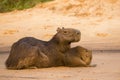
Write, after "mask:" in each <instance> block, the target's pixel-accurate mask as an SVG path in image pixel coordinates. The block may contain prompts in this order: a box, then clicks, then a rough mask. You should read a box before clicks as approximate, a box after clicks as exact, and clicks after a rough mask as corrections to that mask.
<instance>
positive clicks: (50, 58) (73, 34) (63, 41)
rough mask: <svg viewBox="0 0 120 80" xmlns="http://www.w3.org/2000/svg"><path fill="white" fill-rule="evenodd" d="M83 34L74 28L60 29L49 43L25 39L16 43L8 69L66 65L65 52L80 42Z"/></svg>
mask: <svg viewBox="0 0 120 80" xmlns="http://www.w3.org/2000/svg"><path fill="white" fill-rule="evenodd" d="M80 36H81V33H80V31H79V30H76V29H73V28H62V29H61V28H58V29H57V33H56V34H55V35H54V36H53V38H52V39H51V40H49V41H42V40H39V39H36V38H33V37H25V38H22V39H20V40H18V41H17V42H15V43H14V44H13V45H12V47H11V51H10V55H9V57H8V59H7V60H6V67H7V68H8V69H25V68H30V67H37V68H43V67H52V66H62V65H64V57H65V52H66V51H68V50H69V49H70V44H71V43H72V42H78V41H79V40H80Z"/></svg>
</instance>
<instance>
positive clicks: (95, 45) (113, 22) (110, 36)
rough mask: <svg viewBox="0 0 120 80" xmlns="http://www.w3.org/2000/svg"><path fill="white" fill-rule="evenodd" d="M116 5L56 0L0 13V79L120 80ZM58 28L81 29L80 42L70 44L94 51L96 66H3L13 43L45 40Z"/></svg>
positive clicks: (103, 0) (114, 1)
mask: <svg viewBox="0 0 120 80" xmlns="http://www.w3.org/2000/svg"><path fill="white" fill-rule="evenodd" d="M91 2H92V3H91ZM119 5H120V0H55V1H52V2H48V3H44V4H39V5H37V6H35V7H34V8H31V9H27V10H22V11H17V10H16V11H12V12H9V13H0V80H33V79H35V80H61V79H62V80H73V79H74V80H120V64H119V63H120V62H119V61H120V58H119V56H120V37H119V35H120V6H119ZM58 27H65V28H75V29H78V30H80V31H81V33H82V35H81V40H80V42H77V43H73V44H72V45H71V47H74V46H77V45H80V46H83V47H85V48H87V49H90V50H93V51H94V50H95V51H94V52H93V57H94V58H93V60H92V61H93V62H92V64H97V67H94V68H90V67H87V68H85V67H76V68H75V67H74V68H71V67H63V66H62V67H52V68H43V69H27V70H7V69H6V68H5V65H4V63H5V60H6V59H7V57H8V55H9V51H10V47H11V45H12V44H13V43H14V42H16V41H18V40H19V39H20V38H22V37H26V36H31V37H35V38H38V39H42V40H45V41H47V40H49V39H51V38H52V36H53V35H54V34H55V33H56V29H57V28H58ZM101 51H102V52H101ZM46 75H47V76H46Z"/></svg>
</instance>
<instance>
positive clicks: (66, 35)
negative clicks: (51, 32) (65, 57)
mask: <svg viewBox="0 0 120 80" xmlns="http://www.w3.org/2000/svg"><path fill="white" fill-rule="evenodd" d="M56 37H57V38H59V40H60V41H63V42H70V43H71V42H78V41H80V37H81V33H80V31H79V30H77V29H73V28H62V29H61V28H58V29H57V34H56Z"/></svg>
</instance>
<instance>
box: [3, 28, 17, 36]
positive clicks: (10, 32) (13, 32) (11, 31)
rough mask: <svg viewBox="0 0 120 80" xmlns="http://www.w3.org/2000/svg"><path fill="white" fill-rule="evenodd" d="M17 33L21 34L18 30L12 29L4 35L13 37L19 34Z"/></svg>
mask: <svg viewBox="0 0 120 80" xmlns="http://www.w3.org/2000/svg"><path fill="white" fill-rule="evenodd" d="M17 32H19V31H18V30H16V29H10V30H5V31H4V32H3V34H4V35H12V34H15V33H17Z"/></svg>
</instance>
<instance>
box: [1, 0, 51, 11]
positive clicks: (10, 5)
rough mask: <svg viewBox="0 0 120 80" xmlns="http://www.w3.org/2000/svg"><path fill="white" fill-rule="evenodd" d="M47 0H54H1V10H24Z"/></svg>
mask: <svg viewBox="0 0 120 80" xmlns="http://www.w3.org/2000/svg"><path fill="white" fill-rule="evenodd" d="M47 1H52V0H0V12H8V11H13V10H23V9H27V8H31V7H33V6H35V5H36V4H37V3H40V2H41V3H43V2H47Z"/></svg>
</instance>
